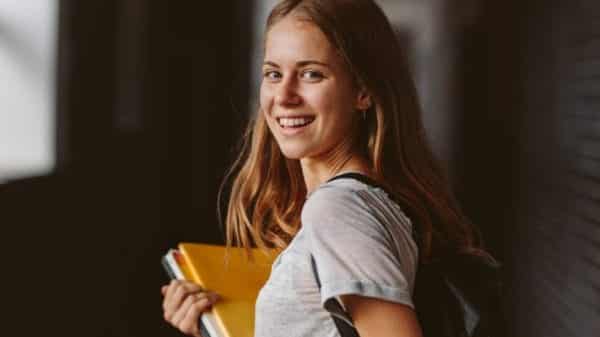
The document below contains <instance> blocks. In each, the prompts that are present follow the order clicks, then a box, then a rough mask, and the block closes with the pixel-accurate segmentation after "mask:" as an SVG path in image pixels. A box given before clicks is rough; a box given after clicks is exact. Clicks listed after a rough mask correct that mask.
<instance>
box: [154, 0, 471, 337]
mask: <svg viewBox="0 0 600 337" xmlns="http://www.w3.org/2000/svg"><path fill="white" fill-rule="evenodd" d="M264 52H265V55H264V64H263V75H264V76H263V81H262V85H261V89H260V110H259V111H258V113H257V114H256V115H255V116H254V118H253V119H252V120H251V122H250V126H249V131H248V133H247V135H246V143H245V146H244V148H243V153H242V155H241V156H240V159H239V160H238V162H237V163H236V165H235V166H234V168H235V169H234V171H233V172H236V176H235V179H234V180H233V187H232V191H231V197H230V200H229V205H228V213H227V219H226V225H227V241H228V244H232V245H239V246H244V247H250V246H257V247H263V248H272V247H278V248H281V249H283V251H282V253H281V254H280V255H279V256H278V258H277V259H276V261H275V262H274V264H273V267H272V272H271V276H270V278H269V280H268V282H267V284H266V285H265V286H264V287H263V289H262V290H261V292H260V294H259V297H258V299H257V303H256V322H255V329H256V330H255V335H256V337H266V336H287V337H293V336H339V334H338V330H337V327H336V324H334V320H333V319H332V317H334V316H335V317H339V318H341V319H344V320H347V321H351V322H352V323H351V324H353V326H354V327H355V328H356V330H357V331H358V333H359V334H360V336H363V337H373V336H375V337H383V336H404V337H418V336H421V335H422V332H421V328H420V326H419V323H418V321H417V317H416V314H415V311H414V304H413V299H412V295H413V288H414V282H415V275H416V271H417V266H418V265H419V263H421V264H426V263H427V262H428V261H431V260H432V259H435V258H436V257H438V256H442V255H443V254H446V253H447V252H458V251H460V252H473V253H478V252H481V253H483V251H482V250H481V248H480V246H481V243H480V239H479V235H478V234H477V231H476V230H475V229H474V227H473V226H472V225H471V224H470V223H469V222H468V221H467V219H466V218H465V217H464V215H463V214H462V213H461V210H460V209H459V207H458V205H457V203H456V201H455V199H454V197H453V195H452V193H451V191H450V189H449V187H448V183H447V179H446V177H445V175H444V173H443V171H442V169H441V168H440V166H439V165H438V163H437V161H436V160H435V158H434V156H433V154H432V152H431V150H430V148H429V146H428V145H427V141H426V135H425V132H424V128H423V125H422V122H421V116H420V110H419V103H418V101H417V96H416V92H415V88H414V86H413V83H412V80H411V77H410V75H409V71H408V67H407V63H406V60H405V56H404V51H403V50H402V48H401V47H400V45H399V43H398V41H397V39H396V36H395V34H394V31H393V29H392V26H391V25H390V23H389V21H388V19H387V18H386V17H385V15H384V14H383V12H382V11H381V9H380V8H379V7H378V6H377V5H376V4H375V2H374V1H373V0H284V1H281V2H280V3H279V4H278V5H277V6H276V7H275V8H274V9H273V10H272V12H271V14H270V16H269V18H268V21H267V30H266V38H265V48H264ZM417 234H418V235H417ZM162 292H163V295H164V302H163V308H164V315H165V319H166V320H167V321H168V322H170V323H171V324H172V325H173V326H175V327H177V328H179V329H180V330H181V331H183V332H184V333H186V334H189V335H192V336H200V334H199V332H198V328H197V322H198V318H199V316H200V315H201V314H202V312H203V311H205V310H208V308H209V307H210V305H211V304H212V303H214V301H216V300H217V299H218V296H217V295H216V294H213V293H210V292H201V291H200V289H199V288H198V287H197V286H195V285H194V284H191V283H189V282H172V283H171V284H169V285H166V286H163V288H162Z"/></svg>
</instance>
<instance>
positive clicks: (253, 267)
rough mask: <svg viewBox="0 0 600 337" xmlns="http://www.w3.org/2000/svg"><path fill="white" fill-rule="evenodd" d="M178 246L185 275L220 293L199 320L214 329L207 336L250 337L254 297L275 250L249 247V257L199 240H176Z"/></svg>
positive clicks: (252, 328)
mask: <svg viewBox="0 0 600 337" xmlns="http://www.w3.org/2000/svg"><path fill="white" fill-rule="evenodd" d="M178 248H179V252H180V253H181V255H182V256H183V260H184V261H185V263H184V264H183V265H182V266H181V269H182V272H183V274H184V276H185V278H186V279H187V280H190V281H193V282H196V283H197V284H199V285H200V286H201V287H202V288H203V289H207V290H210V291H214V292H216V293H217V294H219V295H220V296H221V299H220V300H219V301H218V302H216V303H215V304H214V305H213V308H212V310H211V311H210V312H208V313H204V314H203V319H202V321H203V323H209V325H213V327H212V329H216V330H218V331H212V333H211V337H217V336H223V337H246V336H247V337H252V336H253V335H254V306H255V303H256V297H257V296H258V292H259V291H260V289H261V288H262V286H263V285H264V284H265V283H266V281H267V279H268V278H269V274H270V272H271V264H272V263H273V260H274V259H275V257H276V256H277V252H276V251H271V252H269V253H266V252H264V251H262V250H259V249H252V258H253V259H252V260H249V259H248V258H247V256H246V252H245V250H244V249H242V248H229V249H227V248H226V247H224V246H216V245H208V244H199V243H180V244H179V246H178ZM204 316H206V317H204ZM209 328H211V327H209ZM213 335H217V336H213Z"/></svg>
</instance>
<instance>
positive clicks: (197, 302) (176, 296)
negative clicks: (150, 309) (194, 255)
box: [160, 280, 219, 337]
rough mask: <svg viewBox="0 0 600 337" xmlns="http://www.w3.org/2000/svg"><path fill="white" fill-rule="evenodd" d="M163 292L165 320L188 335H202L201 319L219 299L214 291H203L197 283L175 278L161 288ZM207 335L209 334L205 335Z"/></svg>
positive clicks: (199, 336) (200, 336) (196, 336)
mask: <svg viewBox="0 0 600 337" xmlns="http://www.w3.org/2000/svg"><path fill="white" fill-rule="evenodd" d="M160 290H161V293H162V294H163V296H164V298H163V311H164V318H165V321H167V322H169V323H170V324H171V325H172V326H174V327H176V328H177V329H179V330H181V332H183V333H184V334H186V335H190V336H194V337H202V335H201V334H200V328H199V319H200V316H201V315H202V313H203V312H205V311H208V310H210V308H211V306H212V305H213V304H214V303H215V302H216V301H217V300H218V299H219V295H217V294H216V293H213V292H207V291H202V289H201V288H200V287H199V286H198V285H197V284H195V283H192V282H189V281H177V280H173V281H171V283H169V284H168V285H164V286H162V288H161V289H160ZM204 337H207V336H204Z"/></svg>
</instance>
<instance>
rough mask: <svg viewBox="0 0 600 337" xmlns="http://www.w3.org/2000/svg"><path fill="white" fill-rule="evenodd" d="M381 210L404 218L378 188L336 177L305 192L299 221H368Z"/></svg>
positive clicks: (393, 203) (400, 211) (387, 196)
mask: <svg viewBox="0 0 600 337" xmlns="http://www.w3.org/2000/svg"><path fill="white" fill-rule="evenodd" d="M384 209H393V212H394V213H397V214H399V215H402V217H404V212H403V211H402V210H401V208H400V207H399V206H398V205H397V204H396V203H395V202H394V201H392V199H391V198H390V197H389V195H388V194H387V193H386V192H385V191H384V190H383V189H382V188H380V187H377V186H372V185H369V184H366V183H364V182H362V181H359V180H356V179H338V180H334V181H330V182H327V183H324V184H322V185H321V186H319V187H318V188H317V189H316V190H314V191H313V192H312V193H311V194H310V195H309V197H308V198H307V200H306V202H305V204H304V207H303V209H302V221H303V223H305V222H306V223H310V222H315V221H317V222H319V223H322V222H324V221H323V220H332V221H330V222H336V221H335V220H338V221H345V222H348V221H349V220H359V219H360V220H362V221H363V222H364V221H367V220H371V221H372V220H374V219H376V218H381V217H378V216H373V215H377V213H380V212H382V211H383V210H384ZM352 222H355V221H352Z"/></svg>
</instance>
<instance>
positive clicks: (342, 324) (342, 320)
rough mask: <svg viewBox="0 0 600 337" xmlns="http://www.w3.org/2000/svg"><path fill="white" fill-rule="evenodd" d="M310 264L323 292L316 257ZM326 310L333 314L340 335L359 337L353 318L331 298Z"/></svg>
mask: <svg viewBox="0 0 600 337" xmlns="http://www.w3.org/2000/svg"><path fill="white" fill-rule="evenodd" d="M310 263H311V266H312V270H313V274H314V275H315V279H316V280H317V286H318V287H319V291H320V290H321V280H320V279H319V272H318V271H317V264H316V262H315V259H314V257H313V256H312V254H311V256H310ZM325 309H327V310H328V311H329V313H330V314H331V318H332V319H333V323H335V326H336V328H337V330H338V332H339V333H340V336H342V337H359V335H358V331H356V328H355V327H354V326H353V323H352V318H351V317H350V315H348V313H347V312H346V311H345V310H344V308H342V305H341V304H340V303H339V302H338V301H337V300H336V299H335V298H331V299H329V300H328V301H327V302H325Z"/></svg>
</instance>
